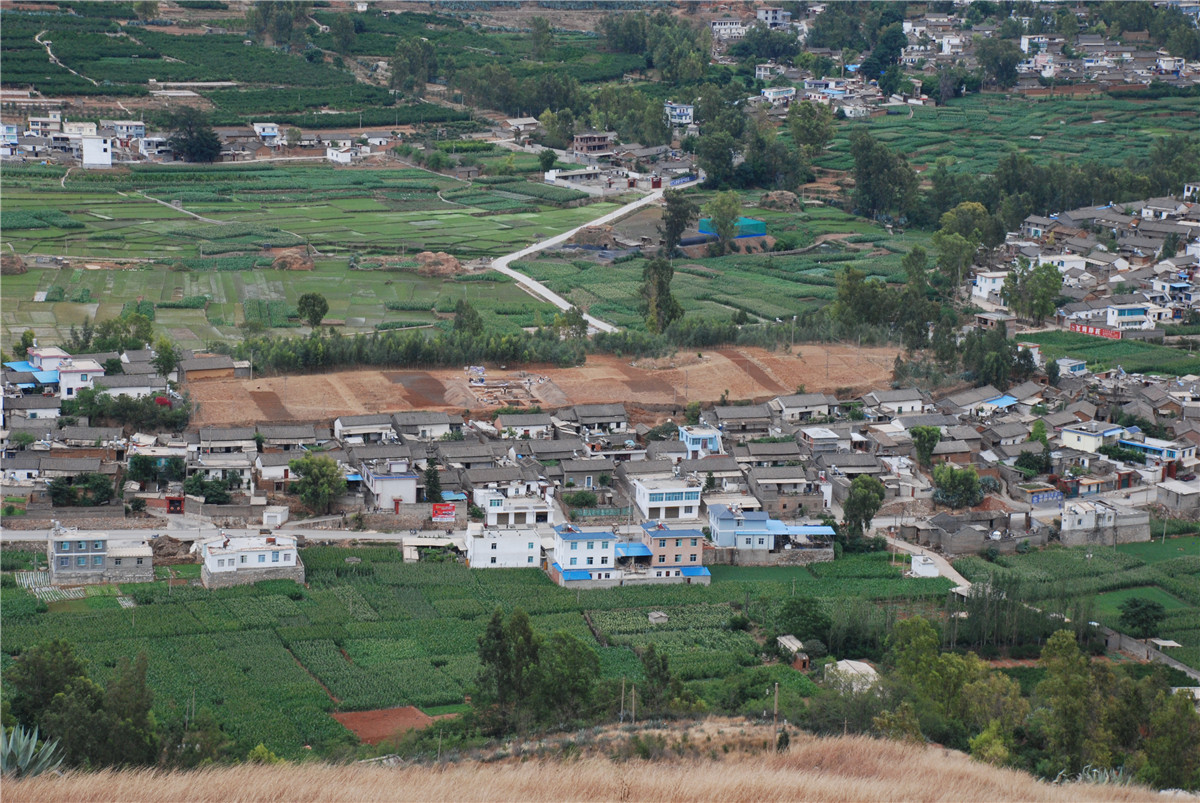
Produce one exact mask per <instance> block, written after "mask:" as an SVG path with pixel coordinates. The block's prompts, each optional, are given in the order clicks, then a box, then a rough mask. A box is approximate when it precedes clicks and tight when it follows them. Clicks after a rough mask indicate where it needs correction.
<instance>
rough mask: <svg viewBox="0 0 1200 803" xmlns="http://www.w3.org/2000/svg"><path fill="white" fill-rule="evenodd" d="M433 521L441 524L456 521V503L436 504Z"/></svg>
mask: <svg viewBox="0 0 1200 803" xmlns="http://www.w3.org/2000/svg"><path fill="white" fill-rule="evenodd" d="M433 520H434V521H441V522H453V521H454V503H453V502H436V503H434V505H433Z"/></svg>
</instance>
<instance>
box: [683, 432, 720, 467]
mask: <svg viewBox="0 0 1200 803" xmlns="http://www.w3.org/2000/svg"><path fill="white" fill-rule="evenodd" d="M679 441H680V442H681V443H682V444H683V445H684V446H685V447H686V448H687V459H688V460H698V459H700V458H701V457H708V456H709V455H710V454H721V430H719V429H717V428H716V427H706V426H699V425H697V426H681V427H680V428H679Z"/></svg>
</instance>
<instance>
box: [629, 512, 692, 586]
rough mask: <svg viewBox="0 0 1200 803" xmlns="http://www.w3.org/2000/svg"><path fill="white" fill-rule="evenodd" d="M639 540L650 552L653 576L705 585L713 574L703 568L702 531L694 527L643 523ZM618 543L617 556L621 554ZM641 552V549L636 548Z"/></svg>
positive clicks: (651, 522)
mask: <svg viewBox="0 0 1200 803" xmlns="http://www.w3.org/2000/svg"><path fill="white" fill-rule="evenodd" d="M642 533H643V536H642V543H643V544H645V546H646V549H647V551H648V552H649V553H650V554H649V555H647V556H646V557H648V558H649V566H648V572H649V573H653V575H654V577H655V578H666V577H681V578H686V582H688V583H693V582H698V583H700V584H702V585H708V584H709V583H710V582H711V577H712V573H711V572H709V570H708V569H707V568H705V567H704V565H703V563H704V541H705V538H704V533H702V532H700V530H695V529H675V528H672V527H669V526H667V525H666V524H663V523H662V522H658V521H648V522H646V523H645V524H643V525H642ZM621 546H622V545H621V544H618V545H617V556H618V558H619V557H621ZM639 552H640V550H639Z"/></svg>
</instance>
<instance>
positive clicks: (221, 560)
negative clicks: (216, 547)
mask: <svg viewBox="0 0 1200 803" xmlns="http://www.w3.org/2000/svg"><path fill="white" fill-rule="evenodd" d="M224 566H225V559H224V558H217V567H218V568H222V567H224Z"/></svg>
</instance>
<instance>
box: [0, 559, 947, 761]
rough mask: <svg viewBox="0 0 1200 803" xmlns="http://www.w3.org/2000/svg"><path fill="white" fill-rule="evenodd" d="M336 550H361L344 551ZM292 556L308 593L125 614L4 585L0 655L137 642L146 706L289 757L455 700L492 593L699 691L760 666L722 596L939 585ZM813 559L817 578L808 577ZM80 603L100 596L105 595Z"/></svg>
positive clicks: (216, 599)
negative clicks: (663, 618) (648, 649)
mask: <svg viewBox="0 0 1200 803" xmlns="http://www.w3.org/2000/svg"><path fill="white" fill-rule="evenodd" d="M351 555H354V556H357V557H360V558H362V563H360V564H355V565H351V564H347V563H346V558H347V557H349V556H351ZM302 558H303V560H304V562H305V565H306V569H307V579H308V583H309V588H307V589H305V588H301V587H299V586H297V585H295V584H294V583H291V582H287V581H274V582H267V583H260V584H258V585H256V586H243V587H238V588H233V589H228V590H222V591H213V592H209V591H206V590H204V589H202V588H198V587H175V588H172V589H171V590H170V592H169V593H168V590H167V587H166V583H165V582H163V581H158V582H155V583H152V584H143V585H140V586H127V587H124V588H123V589H122V590H123V591H124V592H125V593H128V594H132V595H133V596H134V598H135V599H136V600H137V601H138V603H139V604H138V606H137V607H136V608H134V609H131V610H127V609H121V608H119V607H113V608H108V607H107V604H105V605H104V608H103V609H96V607H95V606H87V605H86V603H87V602H88V601H89V600H91V599H93V598H92V597H88V598H85V599H84V600H72V601H71V603H72V604H71V605H66V606H63V609H62V610H58V609H57V608H56V609H54V610H51V611H50V612H47V613H37V612H36V609H35V605H34V604H33V598H32V597H31V596H30V595H29V594H28V593H27V592H25V591H24V590H21V589H10V588H4V589H2V590H0V603H2V605H0V625H2V626H3V631H4V639H3V643H2V647H0V649H2V650H3V652H2V653H0V664H3V665H4V666H7V665H8V663H9V662H11V656H12V655H13V654H15V653H18V652H19V651H20V650H22V649H26V648H28V647H29V646H31V645H33V644H36V643H39V642H42V641H44V640H46V639H50V638H57V637H61V638H66V639H68V640H70V641H72V642H74V643H75V644H76V645H77V646H78V649H79V652H80V653H81V654H82V655H83V656H84V657H85V658H87V659H88V660H89V661H90V666H91V667H92V672H93V674H94V675H95V676H97V677H98V679H100V680H103V679H105V677H106V676H107V674H108V673H110V672H111V670H112V667H113V666H114V665H115V662H116V659H117V658H119V657H120V656H125V655H136V654H137V653H139V652H145V653H146V654H147V656H148V657H149V659H150V666H149V677H150V684H151V686H152V687H153V688H154V690H155V706H156V708H157V710H158V711H159V713H160V714H161V715H162V716H170V715H171V713H172V712H173V711H176V710H179V708H181V707H182V706H183V705H184V704H185V702H186V701H188V700H190V699H191V695H192V693H193V692H194V693H195V699H196V704H197V706H199V707H210V708H212V709H213V710H214V712H216V713H217V715H218V717H219V718H220V719H221V720H222V722H223V724H224V726H225V729H226V731H227V732H228V733H229V734H230V735H231V737H232V738H233V739H234V740H235V741H236V742H237V743H238V744H239V745H245V749H246V750H249V749H250V748H251V747H253V746H254V745H255V744H257V743H258V742H260V741H261V742H264V743H265V744H266V745H267V746H268V747H270V748H271V749H272V750H274V751H276V752H277V753H279V754H280V755H285V756H288V757H299V756H300V755H303V754H304V752H305V751H304V750H303V746H304V745H306V744H308V745H313V747H314V749H316V750H317V751H318V752H320V751H321V750H324V749H327V748H330V747H332V746H333V745H335V744H338V743H340V742H342V741H344V740H345V739H346V738H347V736H346V732H345V731H344V730H343V729H342V726H341V725H339V724H338V723H337V722H336V721H335V720H333V718H332V717H330V716H329V712H331V711H334V710H344V711H357V710H370V709H376V708H388V707H393V706H403V705H415V706H417V707H420V708H422V709H423V710H426V711H431V712H447V711H453V710H455V709H453V708H443V707H444V706H457V705H461V704H462V703H463V697H464V695H465V694H467V693H468V692H469V689H470V687H471V685H472V684H473V683H474V680H475V677H476V674H477V672H478V666H479V665H478V659H477V657H476V646H477V642H476V639H477V637H478V636H479V634H481V633H482V632H483V629H484V626H485V624H486V622H487V618H488V616H489V615H490V613H491V612H492V611H493V610H494V609H495V608H496V607H497V606H500V607H502V608H504V609H506V610H512V609H513V608H515V607H522V608H524V609H525V610H526V611H528V612H529V614H530V616H531V619H532V622H533V626H534V628H535V629H537V630H538V631H541V632H544V633H552V632H555V631H558V630H564V631H567V632H569V633H571V634H573V635H575V636H577V637H579V638H581V639H585V640H586V641H588V642H590V643H592V644H596V639H595V637H594V636H593V633H592V631H591V630H590V629H589V626H588V623H587V621H586V620H585V618H584V613H585V612H586V613H587V614H588V616H589V617H590V618H591V620H592V622H593V623H594V624H595V626H596V628H597V629H598V630H600V631H601V633H602V634H603V635H604V638H605V639H606V641H607V642H608V643H609V644H610V645H611V646H609V647H607V648H601V649H598V651H599V653H600V656H601V671H602V675H603V676H604V677H607V678H620V677H629V678H631V679H638V678H640V677H641V665H640V663H639V662H638V660H637V657H636V655H635V653H634V652H633V651H632V648H636V647H641V646H645V645H646V644H649V643H655V644H657V645H658V647H659V649H661V650H664V651H665V652H666V653H667V655H668V656H669V657H670V661H671V666H672V667H673V670H674V671H675V672H676V673H678V674H679V675H680V676H681V677H682V678H684V679H686V680H688V681H695V682H696V683H697V684H699V685H698V686H697V688H698V689H699V690H700V693H704V690H705V689H709V688H710V687H711V689H712V693H713V694H717V693H719V688H718V687H719V686H720V684H719V683H716V684H714V683H711V681H717V680H722V679H725V678H728V677H730V676H732V675H734V674H736V673H738V672H740V671H742V667H747V668H749V667H753V666H756V665H758V664H759V660H758V658H757V655H758V652H759V647H758V645H757V643H756V642H755V641H754V639H753V638H751V636H750V635H749V634H748V633H746V632H743V631H739V630H730V629H729V628H728V627H727V623H728V620H729V618H730V617H731V616H732V615H733V613H734V609H733V607H732V604H733V603H742V602H744V601H745V600H746V599H747V598H750V599H752V600H754V601H755V605H762V604H770V603H772V602H774V603H780V602H782V600H784V599H785V598H786V597H788V596H789V595H791V594H792V593H793V581H795V593H796V594H803V595H805V596H810V597H818V598H825V599H828V600H830V601H836V600H841V599H875V600H880V601H881V602H883V601H886V602H887V603H888V604H911V603H912V602H914V601H921V600H926V601H934V602H936V601H938V600H941V599H942V598H943V597H944V595H945V594H946V592H947V591H948V589H949V587H950V583H949V581H946V580H941V579H936V580H912V579H905V578H903V577H902V576H901V568H900V567H894V568H893V567H891V566H889V565H888V563H887V559H886V556H881V555H872V556H848V557H846V558H843V559H841V560H840V561H838V563H837V564H829V565H828V566H827V567H825V569H824V570H822V569H817V570H815V571H810V570H809V569H805V568H790V569H766V570H754V569H738V570H736V572H734V573H733V574H732V576H730V577H722V576H720V573H715V574H717V575H718V576H717V577H716V578H715V580H714V582H713V584H712V585H711V586H707V587H705V586H683V585H677V586H651V587H630V588H617V589H607V590H597V591H583V592H580V593H578V594H576V593H575V592H572V591H568V590H566V589H563V588H559V587H558V586H556V585H554V584H553V583H551V582H550V580H549V579H548V578H547V577H546V575H545V574H543V573H542V572H540V571H537V570H533V569H529V570H523V569H522V570H490V571H472V570H470V569H467V568H465V567H463V566H461V565H458V564H454V563H438V562H422V563H417V564H406V563H401V562H400V553H399V551H398V550H396V549H395V548H392V547H364V548H360V549H356V550H345V549H337V548H332V547H311V548H309V549H306V550H304V552H303V553H302ZM831 567H835V568H836V571H831ZM822 571H824V572H825V573H826V574H827V575H830V576H824V577H822V576H820V573H821V572H822ZM94 599H98V600H104V601H105V602H107V601H111V602H112V603H113V605H114V606H115V605H116V599H115V597H112V596H102V597H95V598H94ZM74 603H85V605H75V604H74ZM57 605H58V604H57V603H56V606H57ZM651 609H665V610H668V611H670V614H671V622H670V623H669V624H668V625H666V626H662V627H659V626H654V627H652V626H650V625H649V624H648V621H647V613H648V612H649V611H650V610H651ZM597 646H598V645H597ZM846 657H853V656H846ZM763 671H768V670H763ZM788 671H789V672H790V670H788ZM796 682H800V681H799V680H797V681H796ZM804 682H805V683H807V682H808V681H807V680H804ZM706 684H707V685H706ZM242 752H243V753H244V752H245V751H244V750H243V751H242Z"/></svg>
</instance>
